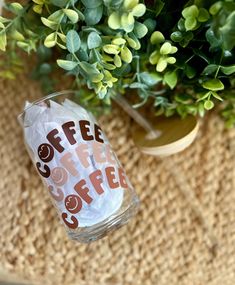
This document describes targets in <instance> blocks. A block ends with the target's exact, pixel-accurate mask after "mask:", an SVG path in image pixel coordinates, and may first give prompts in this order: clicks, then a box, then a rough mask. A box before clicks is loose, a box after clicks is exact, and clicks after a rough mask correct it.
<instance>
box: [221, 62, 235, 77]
mask: <svg viewBox="0 0 235 285" xmlns="http://www.w3.org/2000/svg"><path fill="white" fill-rule="evenodd" d="M221 71H222V72H223V73H224V74H225V75H231V74H233V73H235V64H233V65H230V66H221Z"/></svg>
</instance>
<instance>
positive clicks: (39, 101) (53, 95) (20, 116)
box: [17, 90, 76, 122]
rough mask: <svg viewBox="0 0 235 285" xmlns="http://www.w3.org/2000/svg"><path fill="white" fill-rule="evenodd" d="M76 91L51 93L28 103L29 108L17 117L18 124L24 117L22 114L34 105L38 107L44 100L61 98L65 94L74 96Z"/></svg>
mask: <svg viewBox="0 0 235 285" xmlns="http://www.w3.org/2000/svg"><path fill="white" fill-rule="evenodd" d="M75 93H76V91H74V90H62V91H57V92H53V93H51V94H49V95H46V96H44V97H41V98H39V99H37V100H35V101H33V102H30V106H28V107H26V108H25V109H24V110H23V111H22V112H21V113H20V114H19V115H18V116H17V119H18V121H19V122H21V119H22V117H23V116H24V114H25V113H26V111H28V110H29V109H30V108H32V107H33V106H35V105H38V104H40V103H42V102H44V101H46V100H49V99H52V98H54V97H57V96H62V95H66V94H75Z"/></svg>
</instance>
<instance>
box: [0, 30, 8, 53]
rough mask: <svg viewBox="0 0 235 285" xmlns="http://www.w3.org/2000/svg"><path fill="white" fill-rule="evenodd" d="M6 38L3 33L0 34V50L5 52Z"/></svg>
mask: <svg viewBox="0 0 235 285" xmlns="http://www.w3.org/2000/svg"><path fill="white" fill-rule="evenodd" d="M6 45H7V36H6V33H5V32H0V50H2V51H6Z"/></svg>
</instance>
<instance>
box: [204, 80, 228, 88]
mask: <svg viewBox="0 0 235 285" xmlns="http://www.w3.org/2000/svg"><path fill="white" fill-rule="evenodd" d="M202 87H203V88H205V89H208V90H211V91H219V90H223V89H224V84H223V83H222V82H221V81H220V80H219V79H217V78H214V79H210V80H208V81H205V82H203V84H202Z"/></svg>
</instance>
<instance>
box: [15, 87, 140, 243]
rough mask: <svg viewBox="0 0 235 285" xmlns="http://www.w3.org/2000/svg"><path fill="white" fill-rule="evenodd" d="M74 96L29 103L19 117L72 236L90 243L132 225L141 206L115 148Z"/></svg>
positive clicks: (57, 95)
mask: <svg viewBox="0 0 235 285" xmlns="http://www.w3.org/2000/svg"><path fill="white" fill-rule="evenodd" d="M77 101H78V97H77V96H76V94H75V93H74V92H72V91H63V92H60V93H54V94H51V95H49V96H47V97H44V98H42V99H40V100H38V101H35V102H34V103H32V104H29V103H27V104H26V107H25V109H24V111H23V112H22V113H21V114H20V115H19V116H18V120H19V122H20V124H21V126H22V128H23V132H24V140H25V145H26V148H27V150H28V153H29V155H30V157H31V159H32V161H33V163H34V165H35V167H36V169H37V171H38V173H39V175H40V177H41V178H42V181H43V183H44V185H45V186H46V188H47V190H48V193H49V195H50V197H51V200H52V202H53V204H54V206H55V208H56V209H57V212H58V214H59V216H60V219H61V221H62V223H63V224H64V226H65V228H66V231H67V233H68V236H69V237H70V238H71V239H74V240H77V241H80V242H90V241H94V240H97V239H99V238H101V237H103V236H105V235H106V234H107V233H108V232H110V231H111V230H114V229H116V228H118V227H119V226H121V225H123V224H125V223H127V221H128V220H129V219H130V217H132V216H133V215H134V214H135V213H136V211H137V209H138V205H139V200H138V197H137V195H136V193H135V190H134V189H133V187H132V185H131V183H130V181H129V180H128V178H127V176H126V174H125V172H124V170H123V168H122V166H121V164H120V162H119V160H118V159H117V157H116V155H115V153H114V152H113V150H112V148H111V146H110V143H109V141H108V139H107V138H106V136H105V135H104V133H103V131H102V130H101V128H100V127H99V125H98V124H97V122H96V120H95V118H94V117H93V115H92V114H91V113H90V112H89V111H87V110H86V109H84V108H83V107H81V106H80V105H79V104H78V103H77Z"/></svg>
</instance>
